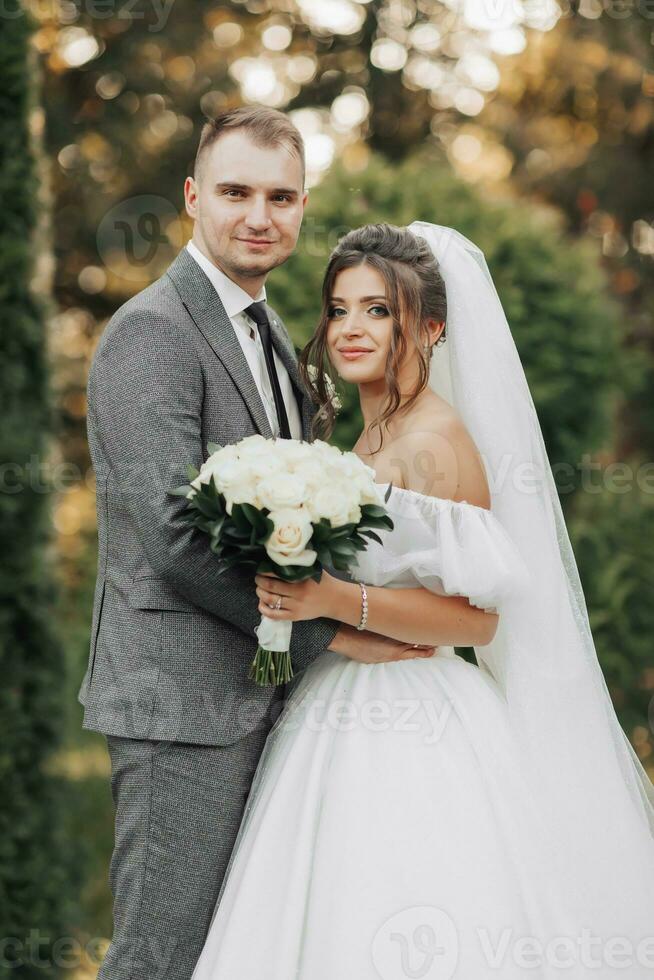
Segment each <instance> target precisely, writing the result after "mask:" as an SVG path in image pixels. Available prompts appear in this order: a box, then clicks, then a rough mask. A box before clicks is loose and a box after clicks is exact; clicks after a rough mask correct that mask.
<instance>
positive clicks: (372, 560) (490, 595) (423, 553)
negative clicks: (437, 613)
mask: <svg viewBox="0 0 654 980" xmlns="http://www.w3.org/2000/svg"><path fill="white" fill-rule="evenodd" d="M387 508H388V512H389V514H390V516H391V517H392V519H393V522H394V525H395V526H394V529H393V530H392V531H389V532H385V533H384V534H383V535H382V537H383V539H384V543H383V545H382V546H379V545H377V546H376V548H375V549H371V552H370V554H368V553H365V554H364V555H363V556H362V557H361V558H360V561H361V562H362V571H363V576H357V577H363V578H364V581H366V582H367V583H368V584H370V585H390V586H396V587H410V586H412V585H413V586H414V587H415V586H416V585H422V586H423V587H424V588H426V589H429V590H430V591H432V592H438V593H440V594H445V595H461V596H465V597H466V598H467V599H468V600H469V601H470V602H471V603H472V604H473V605H474V606H477V607H479V608H480V609H486V610H490V611H494V612H497V611H498V610H499V607H500V606H501V604H502V603H503V602H504V601H505V600H506V599H508V598H511V597H514V596H517V595H519V594H520V593H521V592H522V590H523V589H525V588H527V587H528V584H529V581H530V572H529V569H528V568H527V565H526V564H525V562H524V560H523V558H522V556H521V554H520V551H519V550H518V548H517V546H516V544H515V543H514V542H513V540H512V539H511V537H510V535H509V534H508V532H507V531H506V529H505V528H504V526H503V525H502V524H501V523H500V521H499V520H498V518H497V517H496V516H495V515H494V514H493V512H492V511H490V510H486V509H485V508H483V507H477V506H475V505H473V504H469V503H467V502H466V501H453V500H448V499H445V498H437V497H428V496H425V495H422V494H413V493H411V492H407V491H405V492H402V493H400V494H397V493H394V494H393V495H392V496H391V499H390V500H389V502H388V504H387Z"/></svg>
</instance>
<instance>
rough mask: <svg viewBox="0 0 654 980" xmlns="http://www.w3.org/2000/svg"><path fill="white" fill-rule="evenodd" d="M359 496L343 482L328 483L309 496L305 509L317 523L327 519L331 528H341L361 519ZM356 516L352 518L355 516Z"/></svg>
mask: <svg viewBox="0 0 654 980" xmlns="http://www.w3.org/2000/svg"><path fill="white" fill-rule="evenodd" d="M358 504H359V495H358V493H357V492H355V491H353V490H352V488H351V486H349V485H348V484H346V483H345V482H341V483H338V482H333V481H332V482H330V483H328V484H326V485H325V486H322V487H320V488H319V489H318V490H316V492H315V493H314V494H312V495H311V497H310V499H309V501H308V503H307V507H308V509H309V512H310V513H311V516H312V519H313V520H314V521H315V522H318V521H319V520H321V519H322V518H325V519H327V520H328V521H329V522H330V524H331V526H332V527H341V525H343V524H349V523H350V522H351V520H356V521H357V522H358V521H359V520H360V519H361V511H360V509H359V506H358ZM357 512H358V516H354V515H357Z"/></svg>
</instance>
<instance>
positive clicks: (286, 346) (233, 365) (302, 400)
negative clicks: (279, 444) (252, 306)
mask: <svg viewBox="0 0 654 980" xmlns="http://www.w3.org/2000/svg"><path fill="white" fill-rule="evenodd" d="M166 275H168V276H169V277H170V279H171V280H172V281H173V284H174V286H175V288H176V290H177V292H178V293H179V295H180V298H181V300H182V302H183V304H184V306H185V307H186V309H187V310H188V312H189V315H190V316H191V317H192V319H193V321H194V322H195V324H196V326H197V328H198V330H200V332H201V333H202V335H203V337H204V338H205V340H206V341H207V343H208V344H209V346H210V347H211V349H212V350H213V352H214V354H215V355H216V357H218V358H219V359H220V361H221V362H222V363H223V365H224V367H225V370H226V371H228V372H229V375H230V377H231V378H232V380H233V382H234V384H235V385H236V387H237V388H238V390H239V392H240V393H241V397H242V398H243V401H244V402H245V404H246V406H247V408H248V411H249V413H250V415H251V417H252V421H253V422H254V424H255V426H256V427H257V429H258V430H259V432H260V433H261V435H262V436H265V438H267V439H272V436H273V432H272V429H271V428H270V422H269V421H268V415H267V414H266V410H265V408H264V405H263V402H262V400H261V395H260V394H259V389H258V388H257V385H256V382H255V380H254V378H253V377H252V372H251V371H250V366H249V364H248V362H247V358H246V357H245V354H244V353H243V348H242V347H241V345H240V343H239V339H238V337H237V336H236V332H235V330H234V325H233V324H232V321H231V320H230V318H229V316H228V315H227V313H226V312H225V308H224V306H223V304H222V303H221V301H220V297H219V296H218V293H217V292H216V290H215V288H214V286H213V284H212V282H211V281H210V279H209V278H208V276H207V275H206V274H205V272H204V271H203V269H201V268H200V266H199V265H198V264H197V262H196V261H195V259H194V258H193V256H192V255H190V254H189V252H188V251H187V249H186V248H182V249H181V250H180V252H179V254H178V255H177V257H176V258H175V259H174V260H173V262H172V263H171V265H170V266H169V268H168V270H167V272H166ZM268 317H269V320H270V332H271V338H272V343H273V347H274V348H275V350H276V351H277V354H278V355H279V357H280V358H281V360H282V363H283V364H284V367H285V368H286V370H287V371H288V373H289V376H290V378H291V380H292V382H293V385H294V386H295V389H296V392H297V400H298V406H299V408H300V416H301V418H302V433H303V438H304V439H308V432H309V427H310V422H311V418H312V416H313V410H312V409H313V406H312V403H311V401H310V399H309V398H307V397H306V396H305V395H304V391H303V387H302V382H301V379H300V374H299V371H298V367H297V363H296V360H295V352H294V350H293V349H292V346H291V344H290V343H289V341H288V340H287V339H286V336H285V333H284V330H283V327H282V326H281V324H280V322H279V320H278V319H277V317H276V316H275V314H274V313H273V312H272V311H271V310H270V309H268Z"/></svg>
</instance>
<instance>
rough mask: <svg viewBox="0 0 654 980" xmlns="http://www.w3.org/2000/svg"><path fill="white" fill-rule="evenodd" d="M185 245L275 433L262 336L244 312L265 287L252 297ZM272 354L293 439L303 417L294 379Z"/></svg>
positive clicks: (261, 297)
mask: <svg viewBox="0 0 654 980" xmlns="http://www.w3.org/2000/svg"><path fill="white" fill-rule="evenodd" d="M186 249H187V251H188V252H189V254H190V255H191V256H192V257H193V258H194V259H195V261H196V262H197V263H198V265H199V266H200V268H201V269H202V270H203V271H204V272H206V274H207V276H208V277H209V279H210V280H211V283H212V285H213V287H214V289H215V290H216V292H217V293H218V296H219V297H220V301H221V303H222V304H223V306H224V307H225V312H226V313H227V316H228V317H229V319H230V320H231V322H232V326H233V327H234V332H235V333H236V336H237V337H238V340H239V343H240V345H241V347H242V349H243V353H244V354H245V358H246V360H247V362H248V365H249V368H250V371H251V372H252V377H253V378H254V381H255V384H256V386H257V389H258V390H259V394H260V395H261V401H262V402H263V406H264V408H265V410H266V415H267V416H268V421H269V422H270V428H271V429H272V431H273V433H274V435H275V436H278V435H279V422H278V419H277V409H276V408H275V398H274V395H273V392H272V386H271V384H270V378H269V377H268V368H267V367H266V357H265V354H264V350H263V344H262V342H261V337H260V335H259V330H258V329H257V325H256V323H255V322H254V320H252V318H251V317H250V316H248V314H247V313H245V309H246V307H248V306H249V305H250V304H251V303H259V302H261V301H262V300H265V298H266V287H265V286H262V287H261V289H260V290H259V292H258V293H257V296H256V299H252V297H251V296H250V295H249V293H246V292H245V290H244V289H241V287H240V286H239V285H237V283H235V282H234V281H233V280H232V279H230V278H229V276H226V275H225V273H224V272H223V271H222V270H221V269H219V268H218V267H217V266H215V265H214V264H213V262H212V261H211V260H210V259H208V258H207V257H206V255H205V254H204V253H203V252H201V251H200V249H199V248H198V247H197V245H195V244H194V242H192V241H189V242H188V243H187V245H186ZM273 358H274V361H275V367H276V368H277V375H278V377H279V387H280V388H281V390H282V397H283V399H284V405H285V406H286V415H287V416H288V424H289V427H290V430H291V437H292V438H293V439H301V438H302V420H301V418H300V410H299V407H298V403H297V398H296V397H295V392H294V389H293V383H292V381H291V379H290V377H289V374H288V371H287V370H286V368H285V366H284V363H283V361H282V360H281V359H280V357H279V355H278V353H277V351H276V350H275V348H274V347H273Z"/></svg>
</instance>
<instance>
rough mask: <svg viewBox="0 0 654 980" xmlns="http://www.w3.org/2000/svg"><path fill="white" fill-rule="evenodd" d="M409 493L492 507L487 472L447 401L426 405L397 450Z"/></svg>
mask: <svg viewBox="0 0 654 980" xmlns="http://www.w3.org/2000/svg"><path fill="white" fill-rule="evenodd" d="M395 448H396V449H397V451H398V455H399V456H400V457H401V459H402V473H403V482H404V486H405V488H406V489H408V490H416V491H418V492H419V493H424V494H428V495H430V496H433V497H447V498H449V499H450V500H456V501H461V500H466V501H467V502H468V503H470V504H474V505H475V506H477V507H485V508H487V509H489V508H490V490H489V487H488V481H487V479H486V472H485V469H484V465H483V462H482V459H481V456H480V454H479V450H478V449H477V446H476V445H475V442H474V440H473V438H472V436H471V435H470V433H469V432H468V430H467V428H466V426H465V425H464V423H463V420H462V419H461V417H460V416H459V414H458V413H457V412H456V411H455V409H454V408H452V406H451V405H449V404H448V403H447V402H445V401H443V399H440V398H438V396H436V400H434V401H430V402H429V403H428V404H425V406H424V408H422V409H421V410H420V412H417V413H416V414H415V416H413V417H412V419H411V426H410V427H409V428H408V429H407V431H405V432H404V433H403V435H402V436H401V438H399V439H398V440H397V444H396V447H395Z"/></svg>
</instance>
